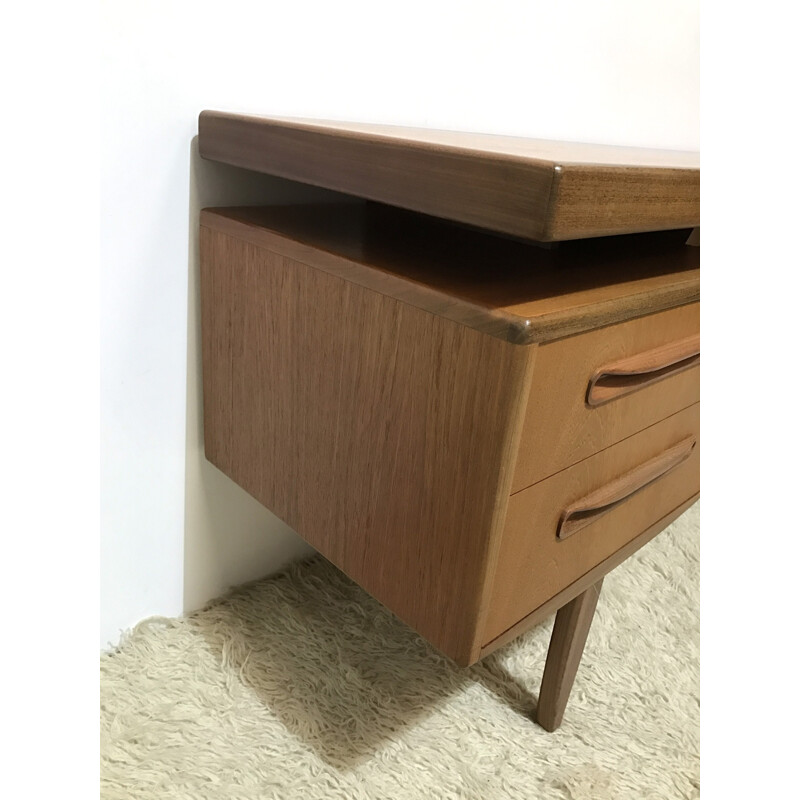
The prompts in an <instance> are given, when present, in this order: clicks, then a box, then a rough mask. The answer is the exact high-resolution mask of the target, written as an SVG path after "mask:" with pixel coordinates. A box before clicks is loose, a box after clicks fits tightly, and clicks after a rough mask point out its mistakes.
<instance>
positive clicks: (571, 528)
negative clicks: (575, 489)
mask: <svg viewBox="0 0 800 800" xmlns="http://www.w3.org/2000/svg"><path fill="white" fill-rule="evenodd" d="M696 444H697V439H696V438H695V437H694V436H689V437H687V438H686V439H683V440H682V441H680V442H678V444H676V445H674V446H673V447H670V448H669V450H665V451H664V452H663V453H661V454H660V455H657V456H656V457H655V458H651V459H650V460H649V461H645V463H644V464H640V465H639V466H638V467H636V468H635V469H632V470H631V471H630V472H626V473H625V474H624V475H620V477H619V478H615V479H614V480H613V481H611V483H607V484H606V485H605V486H601V487H600V488H599V489H596V490H595V491H593V492H592V493H591V494H587V495H586V497H582V498H581V499H580V500H576V501H575V502H574V503H572V504H571V505H569V506H567V508H565V509H564V511H562V512H561V518H560V520H559V522H558V530H557V531H556V536H557V537H558V538H559V539H566V538H567V536H572V534H573V533H577V532H578V531H579V530H580V529H581V528H585V527H586V526H587V525H589V524H591V523H592V522H594V521H595V520H596V519H598V518H599V517H601V516H603V514H606V513H607V512H609V511H611V509H612V508H616V507H617V506H618V505H620V503H624V502H625V501H626V500H628V499H629V498H631V497H633V495H635V494H636V493H637V492H638V491H640V490H641V489H644V488H645V486H649V485H650V484H651V483H654V482H655V481H657V480H659V478H663V477H664V476H665V475H667V474H669V473H670V472H672V470H674V469H675V467H677V466H678V465H679V464H682V463H683V462H684V461H686V459H687V458H689V456H690V455H691V454H692V450H694V448H695V445H696Z"/></svg>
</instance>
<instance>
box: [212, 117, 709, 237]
mask: <svg viewBox="0 0 800 800" xmlns="http://www.w3.org/2000/svg"><path fill="white" fill-rule="evenodd" d="M199 129H200V134H199V143H200V155H201V156H203V157H204V158H208V159H212V160H214V161H220V162H223V163H226V164H232V165H234V166H237V167H243V168H245V169H250V170H255V171H257V172H265V173H269V174H271V175H279V176H281V177H283V178H289V179H291V180H296V181H301V182H303V183H309V184H313V185H315V186H322V187H325V188H327V189H334V190H336V191H339V192H346V193H347V194H352V195H357V196H359V197H364V198H367V199H369V200H378V201H380V202H382V203H387V204H390V205H394V206H399V207H401V208H406V209H410V210H412V211H419V212H422V213H424V214H430V215H432V216H436V217H443V218H445V219H450V220H455V221H457V222H462V223H466V224H468V225H475V226H477V227H480V228H487V229H489V230H493V231H498V232H501V233H505V234H510V235H512V236H519V237H523V238H526V239H534V240H537V241H541V242H553V241H562V240H568V239H583V238H587V237H591V236H610V235H615V234H623V233H642V232H645V231H657V230H669V229H676V228H690V227H696V226H698V225H699V224H700V167H699V154H697V153H690V152H682V151H675V150H646V149H641V148H631V147H613V146H609V145H593V144H578V143H572V142H554V141H545V140H537V139H524V138H518V137H510V136H494V135H489V134H472V133H460V132H455V131H435V130H425V129H419V128H400V127H392V126H384V125H367V124H358V123H347V122H326V121H321V120H302V119H281V118H273V117H258V116H244V115H241V114H228V113H224V112H220V111H203V112H202V113H201V114H200V123H199Z"/></svg>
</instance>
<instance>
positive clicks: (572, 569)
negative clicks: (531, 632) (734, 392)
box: [483, 403, 700, 642]
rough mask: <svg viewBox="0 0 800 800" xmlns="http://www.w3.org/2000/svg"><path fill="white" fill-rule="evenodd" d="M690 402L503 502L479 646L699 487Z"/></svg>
mask: <svg viewBox="0 0 800 800" xmlns="http://www.w3.org/2000/svg"><path fill="white" fill-rule="evenodd" d="M699 437H700V404H699V403H695V404H694V405H692V406H690V407H689V408H686V409H684V410H682V411H679V412H678V413H676V414H674V415H673V416H671V417H669V418H667V419H665V420H663V421H661V422H659V423H657V424H656V425H653V426H652V427H650V428H647V429H646V430H644V431H641V432H640V433H637V434H635V435H634V436H631V437H630V438H628V439H625V440H624V441H622V442H619V443H618V444H615V445H614V446H612V447H609V448H607V449H606V450H603V451H602V452H600V453H596V454H595V455H593V456H591V457H589V458H587V459H585V460H583V461H581V462H579V463H578V464H575V465H574V466H572V467H570V468H569V469H566V470H563V471H561V472H559V473H557V474H556V475H553V476H552V477H550V478H548V479H547V480H544V481H540V482H539V483H537V484H536V485H534V486H531V487H529V488H527V489H525V490H523V491H521V492H518V493H516V494H513V495H512V496H511V497H510V498H509V504H508V511H507V515H506V521H505V526H504V529H503V533H502V536H501V540H500V547H499V555H498V560H497V565H496V570H495V575H494V579H493V585H492V595H491V602H490V608H489V612H488V615H487V622H486V628H485V630H484V635H483V640H484V642H489V641H491V640H492V639H494V638H495V637H497V636H499V635H500V634H501V633H503V632H504V631H506V630H507V629H508V628H510V627H511V626H512V625H514V624H516V623H517V622H518V621H519V620H520V619H522V618H523V617H524V616H526V615H527V614H529V613H531V612H532V611H535V610H536V609H537V608H538V607H539V606H540V605H542V604H543V603H544V602H546V601H547V600H549V599H550V598H551V597H553V596H554V595H555V594H557V593H558V592H560V591H561V590H562V589H565V588H566V587H567V586H569V585H570V584H571V583H573V582H574V581H576V580H577V579H578V578H580V577H581V576H582V575H584V574H585V573H587V572H588V571H589V570H590V569H592V568H593V567H595V566H596V565H598V564H599V563H601V562H602V561H604V560H605V559H606V558H608V557H609V556H611V555H612V554H613V553H615V552H616V551H617V550H619V549H620V548H621V547H623V546H624V545H625V544H627V543H628V542H629V541H631V540H632V539H634V538H635V537H636V536H638V535H639V534H640V533H642V532H643V531H645V530H646V529H647V528H648V527H649V526H651V525H653V524H654V523H656V522H657V521H658V520H659V519H661V518H662V517H664V516H665V515H667V514H668V513H669V512H670V511H672V510H673V509H675V508H677V507H678V506H679V505H681V503H683V502H685V501H686V500H688V499H689V498H690V497H692V496H693V495H695V494H696V493H697V492H698V491H699V487H700V444H699Z"/></svg>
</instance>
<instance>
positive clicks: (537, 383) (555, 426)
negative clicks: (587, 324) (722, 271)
mask: <svg viewBox="0 0 800 800" xmlns="http://www.w3.org/2000/svg"><path fill="white" fill-rule="evenodd" d="M699 331H700V304H699V303H691V304H688V305H685V306H682V307H680V308H675V309H671V310H669V311H664V312H661V313H658V314H651V315H649V316H647V317H642V318H639V319H635V320H631V321H628V322H624V323H621V324H617V325H611V326H608V327H605V328H601V329H599V330H594V331H589V332H586V333H582V334H580V335H578V336H571V337H569V338H565V339H562V340H561V341H557V342H550V343H547V344H544V345H542V346H541V347H540V348H539V352H538V353H537V357H536V366H535V369H534V372H533V378H532V381H531V390H530V395H529V400H528V406H527V409H526V411H525V422H524V424H523V430H522V439H521V443H520V448H519V453H518V455H517V465H516V468H515V472H514V479H513V483H512V491H513V492H518V491H520V490H522V489H524V488H526V487H527V486H530V485H532V484H534V483H536V482H538V481H540V480H542V479H543V478H546V477H547V476H548V475H552V474H553V473H554V472H558V471H559V470H561V469H564V468H565V467H568V466H570V465H571V464H574V463H576V462H577V461H580V460H581V459H584V458H586V457H587V456H590V455H592V454H593V453H596V452H598V451H599V450H603V449H604V448H606V447H608V446H610V445H612V444H614V443H615V442H618V441H620V440H621V439H624V438H625V437H627V436H630V435H631V434H634V433H636V432H637V431H640V430H643V429H644V428H646V427H648V426H649V425H652V424H653V423H655V422H658V421H659V420H661V419H664V418H665V417H668V416H670V415H671V414H674V413H675V412H676V411H679V410H681V409H682V408H686V407H688V406H690V405H692V404H694V403H696V402H698V400H699V399H700V367H699V365H698V364H695V365H694V366H692V367H690V368H688V369H686V370H684V371H679V372H677V373H674V374H670V375H665V376H662V379H661V380H659V381H658V382H653V383H651V384H650V385H647V386H640V387H639V389H638V391H636V392H632V393H625V394H623V393H621V394H619V396H617V397H616V398H615V399H613V400H611V401H610V402H606V403H604V404H602V405H598V406H596V407H590V406H589V405H588V404H587V390H588V388H589V386H590V384H591V381H592V379H593V378H594V377H595V376H596V375H597V372H598V370H602V369H603V368H604V367H607V366H608V365H613V364H614V363H618V362H619V361H620V359H632V358H634V359H635V358H636V357H638V356H640V355H641V354H643V353H644V354H648V353H652V352H653V351H654V349H657V348H664V347H668V346H669V345H670V344H672V343H674V342H682V341H685V340H686V338H687V337H693V336H697V335H699Z"/></svg>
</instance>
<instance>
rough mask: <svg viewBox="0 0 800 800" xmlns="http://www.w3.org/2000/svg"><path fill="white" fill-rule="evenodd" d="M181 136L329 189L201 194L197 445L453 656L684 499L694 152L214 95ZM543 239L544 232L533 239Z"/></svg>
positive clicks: (550, 709) (575, 594)
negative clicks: (221, 197) (346, 116)
mask: <svg viewBox="0 0 800 800" xmlns="http://www.w3.org/2000/svg"><path fill="white" fill-rule="evenodd" d="M199 139H200V153H201V155H202V156H204V157H206V158H211V159H215V160H218V161H222V162H226V163H229V164H234V165H236V166H240V167H245V168H248V169H253V170H258V171H261V172H268V173H272V174H275V175H280V176H282V177H285V178H289V179H293V180H297V181H303V182H306V183H313V184H316V185H319V186H323V187H326V188H330V189H335V190H338V191H340V192H345V193H348V194H351V195H353V202H348V203H340V204H322V205H295V206H267V207H258V208H224V209H206V210H204V211H203V212H202V214H201V233H200V237H201V238H200V248H201V250H200V252H201V282H202V342H203V392H204V420H205V448H206V455H207V457H208V459H209V460H210V461H211V462H212V463H214V464H215V465H216V466H217V467H219V468H220V469H221V470H222V471H223V472H225V473H226V474H227V475H229V476H230V477H231V478H232V479H233V480H235V481H236V482H237V483H238V484H239V485H240V486H242V487H243V488H244V489H246V490H247V491H248V492H249V493H250V494H252V495H253V496H254V497H255V498H257V499H258V500H259V501H260V502H262V503H263V504H264V505H265V506H267V507H268V508H270V509H271V510H272V511H274V512H275V513H276V514H277V515H278V516H279V517H280V518H281V519H283V520H285V521H286V522H287V523H288V524H289V525H291V526H292V527H293V528H294V529H295V530H296V531H297V532H298V533H300V535H301V536H303V537H304V538H305V539H306V540H307V541H308V542H309V543H310V544H311V545H313V546H314V547H315V548H316V549H317V550H319V552H320V553H322V554H323V555H324V556H325V557H326V558H328V559H329V560H330V561H332V562H333V563H334V564H335V565H336V566H338V567H339V568H340V569H342V570H343V571H344V572H345V573H347V574H348V575H349V576H350V577H351V578H353V580H355V581H357V582H358V583H359V584H360V585H361V586H363V587H364V588H365V589H366V590H367V591H368V592H369V593H370V594H372V595H373V596H374V597H376V598H377V599H378V600H379V601H381V602H382V603H384V604H385V605H386V606H387V607H388V608H390V609H391V610H392V611H393V612H394V613H395V614H396V615H397V616H398V617H400V618H401V619H402V620H404V621H405V622H406V623H407V624H409V625H411V626H412V627H413V628H415V629H416V630H417V631H418V632H419V633H420V634H422V635H423V636H424V637H425V638H426V639H428V640H429V641H430V642H431V643H432V644H433V645H434V646H436V647H437V648H438V649H440V650H441V651H442V652H443V653H446V654H447V655H448V656H450V657H451V658H452V659H454V660H455V661H456V662H457V663H458V664H461V665H469V664H472V663H473V662H475V661H476V660H478V659H479V658H482V657H483V656H484V655H486V654H487V653H489V652H491V651H492V650H494V649H495V648H497V647H499V646H500V645H502V644H504V643H505V642H508V641H509V640H510V639H512V638H513V637H515V636H517V635H518V634H520V633H522V632H523V631H525V630H527V629H528V628H530V627H532V626H533V625H535V624H537V623H538V622H540V621H541V620H542V619H544V618H545V617H546V616H548V615H550V614H552V613H554V612H558V613H557V616H556V622H555V626H554V629H553V634H552V640H551V645H550V651H549V653H548V657H547V663H546V666H545V672H544V678H543V681H542V688H541V693H540V699H539V707H538V710H537V719H538V721H539V723H540V724H542V725H543V726H544V727H545V728H547V729H548V730H553V729H555V728H556V727H558V725H559V724H560V722H561V719H562V716H563V713H564V708H565V706H566V702H567V698H568V695H569V691H570V688H571V686H572V682H573V679H574V676H575V673H576V670H577V667H578V663H579V661H580V657H581V654H582V651H583V646H584V643H585V640H586V636H587V634H588V630H589V626H590V624H591V619H592V615H593V612H594V607H595V604H596V602H597V597H598V593H599V590H600V586H601V584H602V580H603V576H604V575H605V574H606V573H608V572H609V571H610V570H611V569H613V568H614V567H615V566H617V565H618V564H620V563H621V562H622V561H623V560H624V559H626V558H627V557H628V556H629V555H631V554H632V553H633V552H634V551H635V550H637V549H638V548H639V547H641V546H642V545H643V544H645V543H646V542H647V541H649V540H650V539H651V538H652V537H653V536H655V535H656V534H657V533H658V532H659V531H661V530H663V528H665V527H666V526H667V525H668V524H669V523H670V522H672V521H673V520H674V519H675V518H676V517H677V516H679V515H680V514H681V513H682V512H683V511H684V510H685V509H686V508H688V507H689V506H690V505H691V504H692V503H694V502H695V500H696V499H697V497H698V493H699V399H700V396H699V372H700V370H699V361H700V345H699V278H700V274H699V248H698V247H694V246H691V245H687V244H686V241H687V237H688V236H689V234H690V233H691V229H692V228H694V227H696V226H698V225H699V169H698V167H697V160H696V159H697V156H696V155H695V154H687V153H670V152H661V151H647V150H632V149H628V148H615V147H600V146H592V145H575V144H566V143H557V142H537V141H532V140H525V139H512V138H506V137H497V136H472V135H469V134H456V133H445V132H437V131H419V130H412V129H401V128H383V127H381V126H366V125H348V124H343V123H325V122H309V121H301V120H277V119H268V118H261V117H243V116H238V115H231V114H223V113H218V112H203V113H202V114H201V116H200V136H199ZM543 243H550V244H543Z"/></svg>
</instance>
